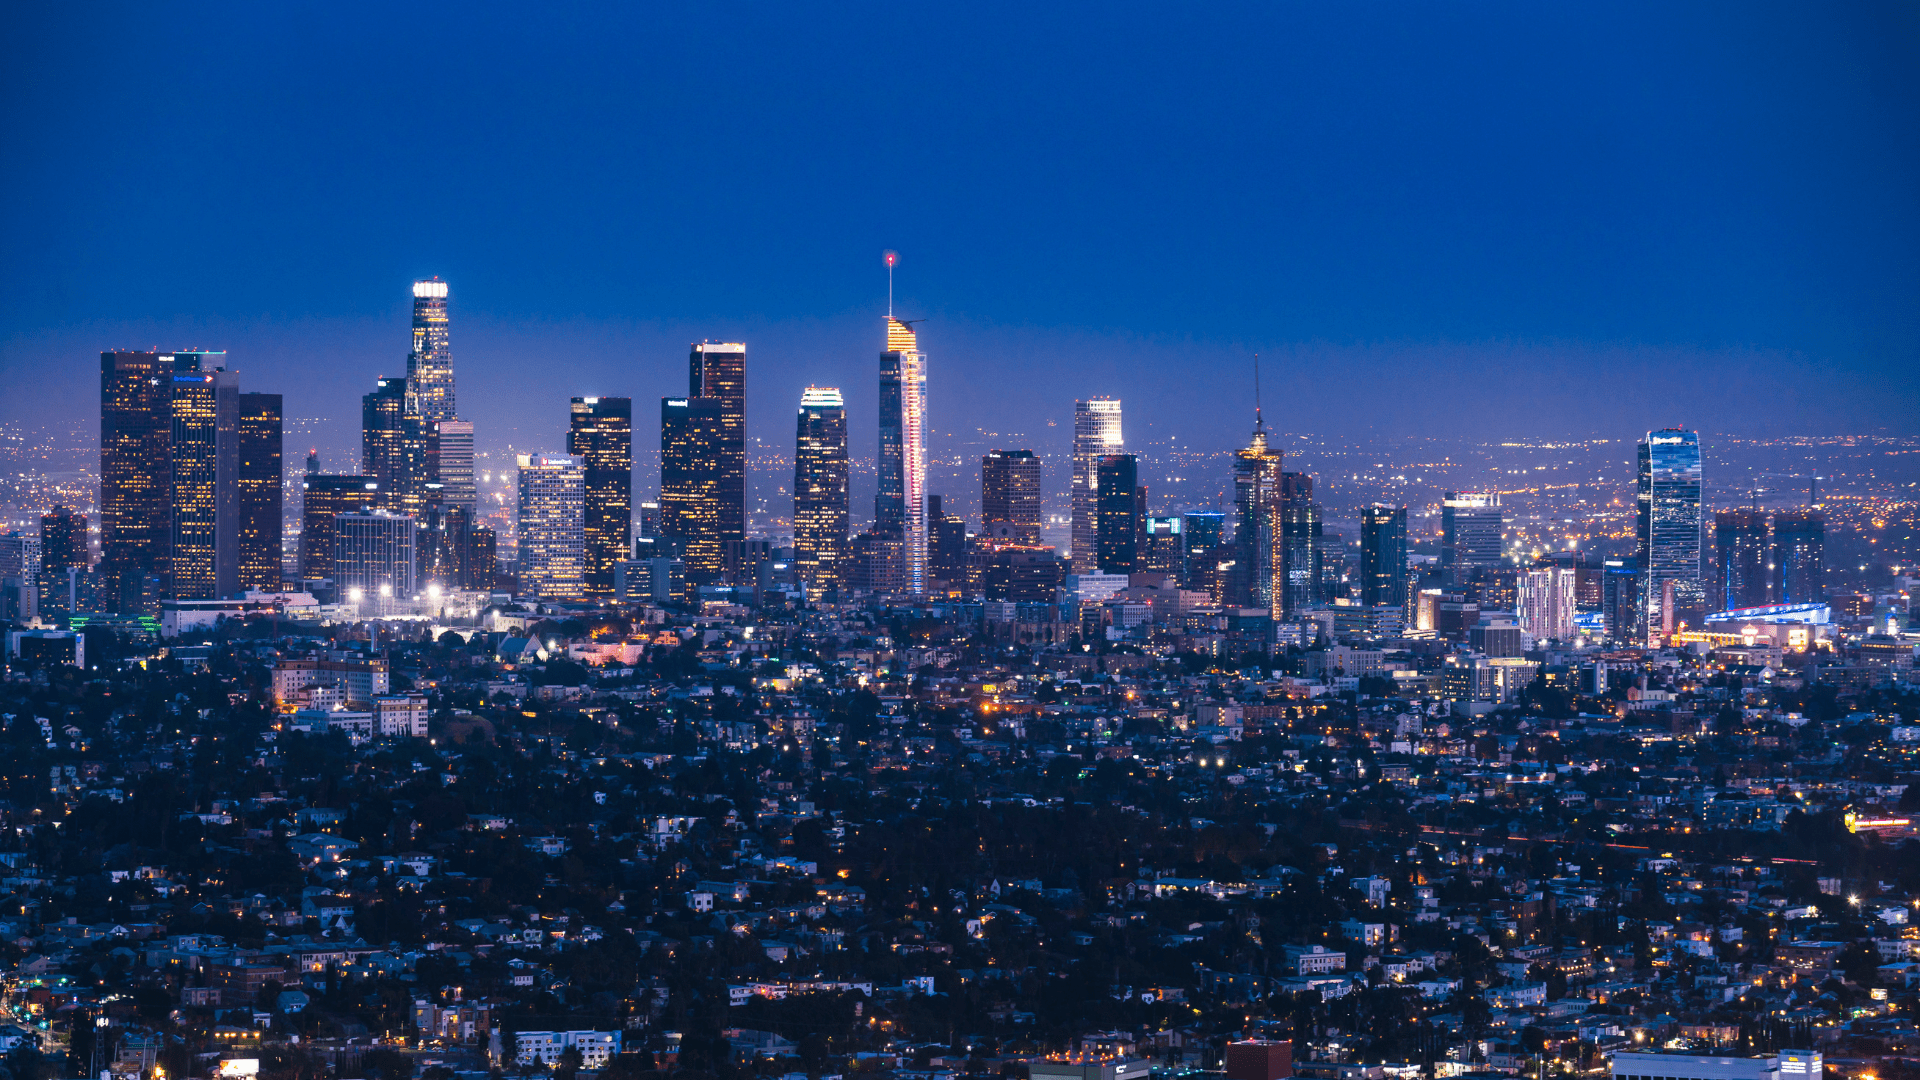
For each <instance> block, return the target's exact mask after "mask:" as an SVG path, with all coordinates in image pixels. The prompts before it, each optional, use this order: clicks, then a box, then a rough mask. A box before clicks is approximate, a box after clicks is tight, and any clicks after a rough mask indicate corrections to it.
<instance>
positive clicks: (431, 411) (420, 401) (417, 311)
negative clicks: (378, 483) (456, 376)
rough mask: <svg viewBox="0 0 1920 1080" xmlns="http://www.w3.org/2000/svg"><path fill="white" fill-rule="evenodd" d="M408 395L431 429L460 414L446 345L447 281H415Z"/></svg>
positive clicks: (449, 353) (448, 350)
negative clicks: (456, 406) (456, 405)
mask: <svg viewBox="0 0 1920 1080" xmlns="http://www.w3.org/2000/svg"><path fill="white" fill-rule="evenodd" d="M407 394H408V397H409V398H411V399H412V405H413V411H414V412H417V413H419V414H420V417H421V419H423V420H425V421H426V423H427V429H428V430H432V427H433V425H434V424H436V423H438V422H439V421H441V420H452V419H455V418H456V417H457V416H458V415H459V410H458V409H457V408H455V403H454V395H453V353H452V351H451V350H450V349H449V348H448V346H447V283H446V282H444V281H441V280H440V279H439V278H429V279H428V280H426V281H416V282H414V283H413V351H411V352H409V353H408V354H407Z"/></svg>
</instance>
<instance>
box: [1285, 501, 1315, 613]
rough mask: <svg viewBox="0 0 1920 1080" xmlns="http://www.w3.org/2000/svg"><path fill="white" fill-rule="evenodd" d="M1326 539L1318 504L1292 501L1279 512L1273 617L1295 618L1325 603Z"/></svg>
mask: <svg viewBox="0 0 1920 1080" xmlns="http://www.w3.org/2000/svg"><path fill="white" fill-rule="evenodd" d="M1326 557H1327V551H1326V537H1325V533H1324V529H1323V524H1322V521H1321V514H1320V504H1319V503H1313V502H1300V501H1297V500H1296V501H1294V502H1290V503H1287V504H1286V505H1285V507H1284V508H1283V509H1282V510H1281V511H1280V558H1279V560H1278V562H1279V564H1280V570H1281V579H1282V581H1283V582H1284V583H1285V586H1284V588H1282V589H1281V590H1279V596H1278V597H1277V599H1278V601H1279V603H1280V611H1279V612H1276V614H1285V615H1288V616H1292V615H1297V614H1299V613H1300V612H1302V611H1305V610H1306V609H1307V608H1312V607H1320V606H1322V605H1323V604H1325V603H1326V601H1327V596H1326V590H1325V587H1324V582H1325V580H1326V576H1327V573H1326Z"/></svg>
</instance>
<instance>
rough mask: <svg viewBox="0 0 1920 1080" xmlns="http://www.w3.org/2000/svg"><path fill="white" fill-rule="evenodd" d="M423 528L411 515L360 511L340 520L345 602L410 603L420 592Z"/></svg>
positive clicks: (336, 552)
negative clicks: (418, 578) (417, 545)
mask: <svg viewBox="0 0 1920 1080" xmlns="http://www.w3.org/2000/svg"><path fill="white" fill-rule="evenodd" d="M418 531H419V530H418V526H417V525H416V523H415V522H414V520H413V518H412V517H410V516H409V515H406V514H394V513H389V512H388V511H385V510H366V511H354V512H351V513H345V514H341V515H340V516H339V517H337V518H335V519H334V532H333V558H332V560H331V562H332V564H333V571H334V584H335V586H336V587H337V589H338V595H339V598H340V600H341V601H342V602H351V603H365V602H368V601H376V600H384V599H394V598H400V599H406V598H409V597H411V596H413V594H414V584H415V580H416V578H415V574H416V572H417V562H418V555H417V552H416V551H415V548H414V544H415V542H416V540H417V534H418Z"/></svg>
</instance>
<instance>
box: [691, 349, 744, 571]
mask: <svg viewBox="0 0 1920 1080" xmlns="http://www.w3.org/2000/svg"><path fill="white" fill-rule="evenodd" d="M687 395H688V396H689V397H697V398H712V399H713V400H714V401H717V402H719V404H720V432H719V435H718V436H717V437H716V438H715V441H714V443H713V447H712V450H711V451H710V453H711V455H712V457H711V459H710V460H711V464H710V466H709V467H710V468H712V469H713V470H715V472H716V473H718V481H719V483H718V487H716V488H715V492H714V498H715V499H716V500H717V506H716V507H715V509H716V511H717V513H718V515H719V517H718V521H719V529H720V541H721V543H725V542H726V541H728V540H744V539H746V535H747V347H746V345H744V344H742V343H740V342H737V341H734V342H724V343H722V342H712V341H708V342H702V343H699V344H696V345H694V346H693V351H692V353H691V354H690V355H689V356H688V359H687Z"/></svg>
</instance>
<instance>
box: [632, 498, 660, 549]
mask: <svg viewBox="0 0 1920 1080" xmlns="http://www.w3.org/2000/svg"><path fill="white" fill-rule="evenodd" d="M634 519H635V520H634V524H633V535H634V538H635V539H636V540H637V539H639V538H641V537H655V536H659V535H660V504H659V503H657V502H643V503H641V504H640V506H639V507H638V508H637V509H636V510H635V511H634Z"/></svg>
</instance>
